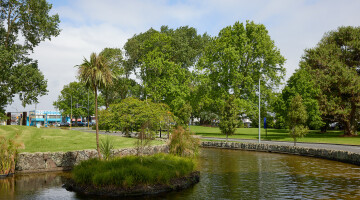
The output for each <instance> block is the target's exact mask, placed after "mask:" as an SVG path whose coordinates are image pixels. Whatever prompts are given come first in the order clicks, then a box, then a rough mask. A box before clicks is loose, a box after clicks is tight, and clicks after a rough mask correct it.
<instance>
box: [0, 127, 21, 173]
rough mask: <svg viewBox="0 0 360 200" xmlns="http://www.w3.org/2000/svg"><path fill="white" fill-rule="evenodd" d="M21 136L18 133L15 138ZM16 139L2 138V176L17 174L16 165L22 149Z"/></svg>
mask: <svg viewBox="0 0 360 200" xmlns="http://www.w3.org/2000/svg"><path fill="white" fill-rule="evenodd" d="M20 134H21V131H17V133H16V135H15V138H17V137H18V136H19V135H20ZM15 138H8V139H7V138H5V137H3V136H0V175H7V174H10V173H15V163H16V156H17V153H18V149H19V148H20V147H21V145H20V144H18V143H17V142H16V141H15Z"/></svg>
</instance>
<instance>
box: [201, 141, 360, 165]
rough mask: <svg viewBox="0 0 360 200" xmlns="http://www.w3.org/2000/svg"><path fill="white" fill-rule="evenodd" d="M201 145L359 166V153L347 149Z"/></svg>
mask: <svg viewBox="0 0 360 200" xmlns="http://www.w3.org/2000/svg"><path fill="white" fill-rule="evenodd" d="M201 146H202V147H212V148H225V149H241V150H248V151H263V152H275V153H287V154H294V155H301V156H312V157H317V158H324V159H329V160H336V161H340V162H345V163H351V164H355V165H359V166H360V154H358V153H353V152H349V151H338V150H328V149H315V148H306V147H298V146H295V147H294V146H287V145H270V144H257V143H236V142H223V141H206V142H202V143H201Z"/></svg>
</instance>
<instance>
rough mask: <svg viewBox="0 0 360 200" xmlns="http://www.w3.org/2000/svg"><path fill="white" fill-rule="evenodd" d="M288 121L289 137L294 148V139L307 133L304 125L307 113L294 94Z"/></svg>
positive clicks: (297, 96) (298, 97)
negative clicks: (292, 141)
mask: <svg viewBox="0 0 360 200" xmlns="http://www.w3.org/2000/svg"><path fill="white" fill-rule="evenodd" d="M288 119H289V128H290V136H291V137H292V138H293V139H294V146H296V139H297V138H299V137H304V136H305V135H306V134H307V133H308V128H307V127H306V125H305V124H306V120H307V113H306V109H305V106H304V105H303V102H302V98H301V96H300V95H299V94H296V95H295V97H293V98H292V100H291V103H290V106H289V112H288Z"/></svg>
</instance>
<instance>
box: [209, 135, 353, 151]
mask: <svg viewBox="0 0 360 200" xmlns="http://www.w3.org/2000/svg"><path fill="white" fill-rule="evenodd" d="M202 139H207V140H226V138H214V137H202ZM228 141H234V142H251V143H258V142H259V141H258V140H250V139H233V138H229V139H228ZM261 143H262V144H274V145H288V146H293V145H294V143H293V142H282V141H281V142H280V141H268V140H262V141H261ZM296 146H300V147H308V148H317V149H331V150H342V151H350V152H354V153H360V146H358V145H343V144H323V143H305V142H297V143H296Z"/></svg>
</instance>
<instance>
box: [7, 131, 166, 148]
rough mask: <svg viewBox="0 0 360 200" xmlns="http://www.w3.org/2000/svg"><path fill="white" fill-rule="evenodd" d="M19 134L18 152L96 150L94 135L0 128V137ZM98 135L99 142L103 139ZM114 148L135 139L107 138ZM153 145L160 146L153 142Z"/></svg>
mask: <svg viewBox="0 0 360 200" xmlns="http://www.w3.org/2000/svg"><path fill="white" fill-rule="evenodd" d="M17 133H18V134H19V136H18V137H17V139H16V141H18V142H20V143H23V144H24V145H23V146H24V148H23V149H19V152H30V153H33V152H58V151H62V152H66V151H73V150H83V149H96V141H95V137H96V136H95V134H94V133H86V132H80V131H74V130H66V129H49V128H39V129H38V128H35V127H27V126H0V135H2V136H5V137H6V138H13V137H15V135H16V134H17ZM105 137H106V136H105V135H101V134H100V140H101V139H102V138H105ZM109 137H110V138H111V141H113V144H114V148H127V147H133V146H134V144H135V141H136V139H134V138H125V137H118V136H109ZM152 144H153V145H158V144H162V142H160V141H153V143H152Z"/></svg>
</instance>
